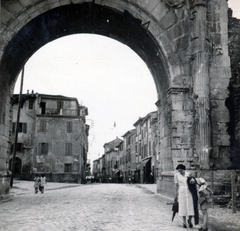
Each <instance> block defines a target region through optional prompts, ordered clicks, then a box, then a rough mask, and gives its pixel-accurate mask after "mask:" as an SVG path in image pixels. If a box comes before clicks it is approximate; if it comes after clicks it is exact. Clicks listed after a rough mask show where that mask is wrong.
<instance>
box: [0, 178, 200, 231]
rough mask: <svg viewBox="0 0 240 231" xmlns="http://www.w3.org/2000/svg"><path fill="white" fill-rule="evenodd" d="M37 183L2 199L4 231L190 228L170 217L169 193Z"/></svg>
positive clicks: (168, 230)
mask: <svg viewBox="0 0 240 231" xmlns="http://www.w3.org/2000/svg"><path fill="white" fill-rule="evenodd" d="M32 184H33V183H32V182H30V186H29V188H27V186H26V189H25V190H22V191H18V193H17V195H15V196H14V198H13V200H11V201H9V202H6V203H1V205H0V230H4V231H8V230H9V231H10V230H11V231H12V230H16V231H28V230H31V231H35V230H37V231H41V230H47V231H48V230H50V231H55V230H66V231H68V230H71V231H72V230H80V231H85V230H89V231H100V230H109V231H110V230H111V231H115V230H121V231H125V230H126V231H132V230H136V231H140V230H145V231H146V230H147V231H155V230H158V231H175V230H177V231H181V230H186V229H184V228H182V227H181V221H180V220H179V218H178V217H176V219H175V220H174V221H173V222H172V221H171V218H172V211H171V205H169V204H167V201H166V199H165V198H164V197H160V196H159V195H156V194H154V193H153V192H151V191H149V190H147V189H146V188H142V187H140V186H138V185H127V184H88V185H74V186H76V187H62V188H57V187H55V188H54V187H50V184H51V183H49V187H48V185H47V186H46V190H45V193H44V194H34V189H33V188H32ZM198 228H199V226H198V227H194V228H193V229H188V230H192V231H196V230H198Z"/></svg>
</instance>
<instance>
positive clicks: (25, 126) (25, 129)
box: [23, 123, 27, 133]
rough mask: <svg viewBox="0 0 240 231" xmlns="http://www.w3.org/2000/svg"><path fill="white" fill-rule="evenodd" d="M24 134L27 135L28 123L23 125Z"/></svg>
mask: <svg viewBox="0 0 240 231" xmlns="http://www.w3.org/2000/svg"><path fill="white" fill-rule="evenodd" d="M23 133H27V123H23Z"/></svg>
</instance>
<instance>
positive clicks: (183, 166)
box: [176, 164, 186, 170]
mask: <svg viewBox="0 0 240 231" xmlns="http://www.w3.org/2000/svg"><path fill="white" fill-rule="evenodd" d="M176 169H177V170H178V169H182V170H186V167H185V165H183V164H179V165H178V166H177V167H176Z"/></svg>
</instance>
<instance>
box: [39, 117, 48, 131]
mask: <svg viewBox="0 0 240 231" xmlns="http://www.w3.org/2000/svg"><path fill="white" fill-rule="evenodd" d="M39 131H40V132H46V131H47V121H45V120H40V124H39Z"/></svg>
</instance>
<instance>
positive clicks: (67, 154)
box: [65, 143, 72, 156]
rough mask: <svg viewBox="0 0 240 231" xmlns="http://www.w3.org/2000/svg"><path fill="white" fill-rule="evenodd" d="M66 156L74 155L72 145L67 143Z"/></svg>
mask: <svg viewBox="0 0 240 231" xmlns="http://www.w3.org/2000/svg"><path fill="white" fill-rule="evenodd" d="M65 155H66V156H71V155H72V144H71V143H66V151H65Z"/></svg>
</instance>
